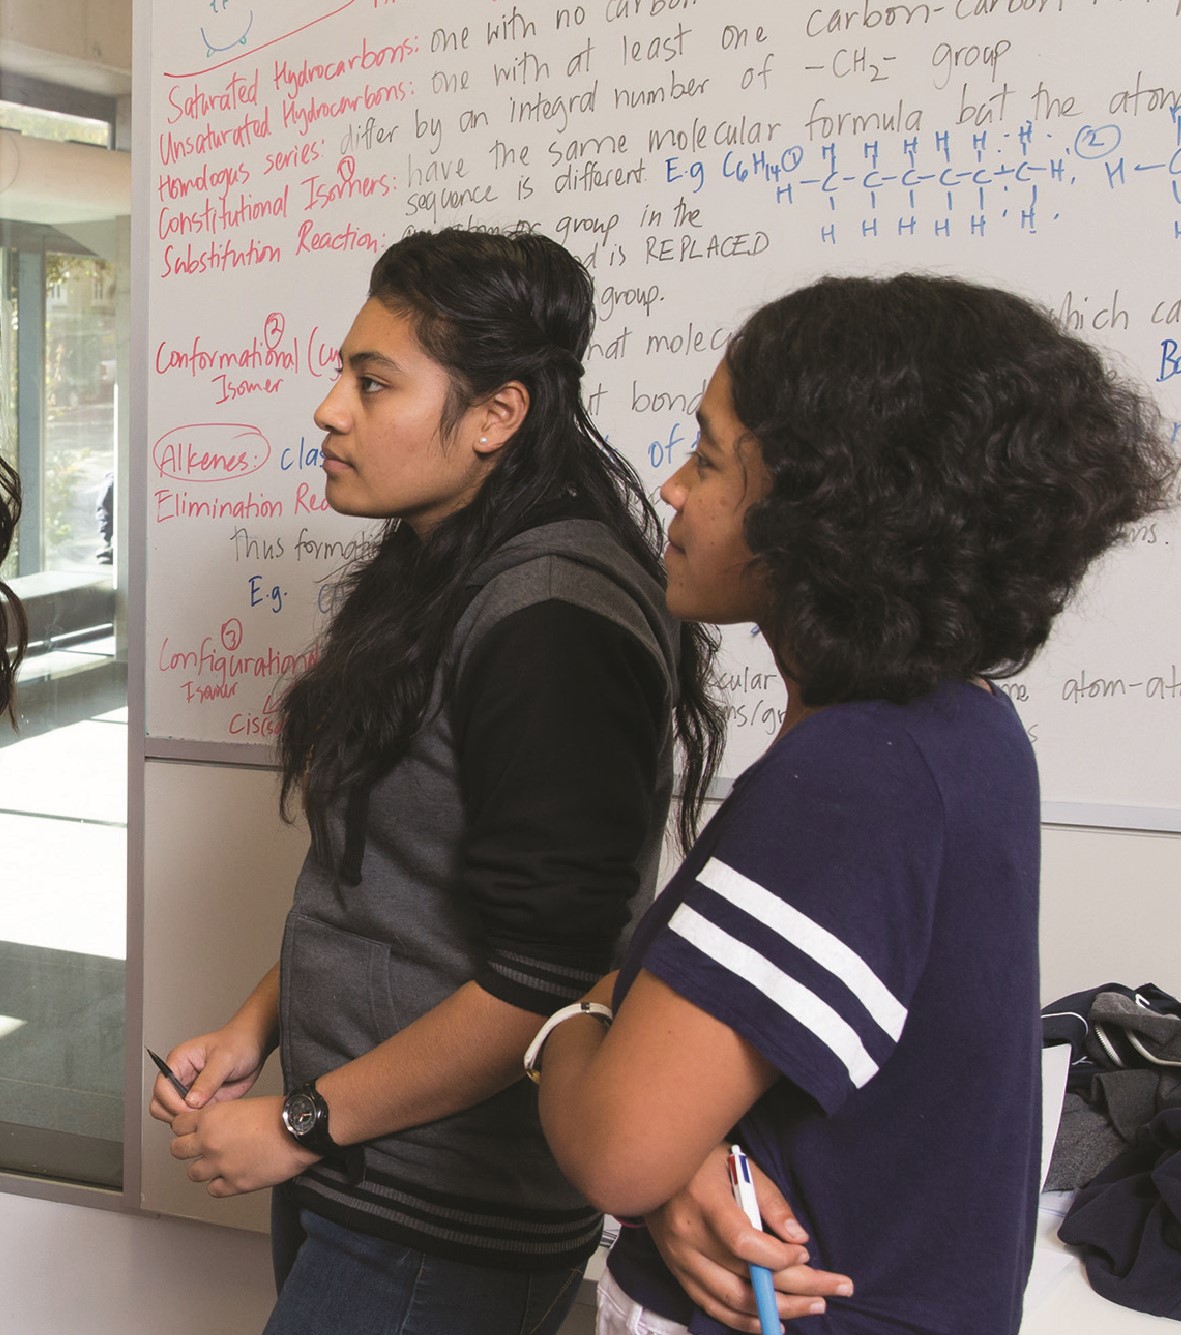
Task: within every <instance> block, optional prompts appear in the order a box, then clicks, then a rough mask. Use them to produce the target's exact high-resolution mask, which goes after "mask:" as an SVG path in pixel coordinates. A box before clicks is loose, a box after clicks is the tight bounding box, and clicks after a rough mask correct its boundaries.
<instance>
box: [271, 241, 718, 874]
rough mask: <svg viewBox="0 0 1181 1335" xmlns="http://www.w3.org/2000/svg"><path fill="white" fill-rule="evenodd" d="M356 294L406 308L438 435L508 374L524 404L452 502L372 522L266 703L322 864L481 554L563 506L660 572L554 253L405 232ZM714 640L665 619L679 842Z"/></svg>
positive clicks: (581, 291) (714, 709)
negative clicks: (673, 637)
mask: <svg viewBox="0 0 1181 1335" xmlns="http://www.w3.org/2000/svg"><path fill="white" fill-rule="evenodd" d="M369 296H370V298H371V299H376V300H378V301H380V302H381V303H382V304H383V305H384V306H385V307H386V308H387V309H388V310H390V311H392V312H393V313H395V314H397V315H399V316H402V317H404V318H406V319H407V320H408V321H409V322H410V325H411V328H412V329H413V332H414V335H415V337H416V338H417V340H418V342H419V344H420V346H421V347H422V348H423V350H424V351H425V352H426V353H427V354H428V355H429V356H430V357H431V358H432V359H433V360H434V361H436V362H437V363H438V364H439V365H440V366H442V367H443V368H444V370H446V372H447V374H448V378H449V381H450V385H449V391H448V395H447V399H446V402H445V404H444V409H443V420H442V422H441V424H440V435H441V437H442V438H443V440H444V441H446V439H447V437H448V434H449V433H450V431H451V430H452V429H453V428H454V427H455V425H456V424H457V423H458V421H459V419H460V418H461V417H462V416H463V414H464V412H465V411H466V410H467V409H468V408H469V407H471V406H472V405H473V404H475V403H478V402H480V401H481V400H483V399H485V398H487V397H488V396H490V395H491V394H493V393H494V392H495V391H496V390H497V389H499V388H500V387H501V386H502V385H505V384H507V383H508V382H509V381H513V380H517V381H520V382H521V383H522V384H524V385H525V387H526V388H527V390H528V392H529V410H528V413H527V415H526V417H525V420H524V422H523V423H522V424H521V426H520V427H519V428H518V430H517V432H516V433H515V435H514V436H513V437H512V440H511V441H510V442H509V445H508V447H507V448H505V449H503V450H502V451H501V452H500V455H499V458H498V462H497V464H496V466H495V467H494V468H493V469H492V471H491V472H490V473H489V474H488V476H487V477H486V478H485V481H484V483H483V485H482V487H481V488H480V490H479V492H478V493H477V494H476V496H475V497H474V498H473V499H472V500H471V501H470V502H469V503H468V504H467V505H465V506H464V507H463V508H461V509H459V510H457V511H456V512H455V513H453V514H451V515H448V516H447V517H445V518H444V519H442V520H440V521H439V522H438V523H437V524H435V525H434V526H432V527H431V529H430V530H429V532H428V533H427V534H426V535H425V536H424V537H422V538H419V537H418V536H417V535H416V534H415V533H414V532H413V530H412V529H411V527H410V525H408V524H401V523H398V522H397V521H396V520H392V521H389V522H387V524H386V526H385V529H384V532H383V534H382V537H381V540H380V543H379V544H378V547H377V550H376V552H375V554H374V555H373V556H372V558H371V559H369V560H368V561H367V562H366V563H365V564H363V565H360V566H358V567H357V568H355V569H354V570H353V571H351V572H350V574H349V575H348V577H347V579H346V581H345V585H344V588H343V594H344V596H343V600H342V602H341V605H340V607H339V610H338V612H337V614H336V616H335V617H334V619H333V622H332V624H331V626H330V627H329V629H328V631H327V633H326V635H325V637H324V639H323V642H322V644H321V646H320V653H319V657H318V659H317V661H316V663H315V664H314V665H313V666H312V667H311V668H309V669H308V670H307V671H306V672H305V673H304V674H303V675H302V676H301V677H299V678H298V679H297V680H296V681H295V682H294V683H292V685H291V686H290V687H289V688H288V690H287V691H286V693H285V695H284V697H283V701H282V706H281V723H282V727H281V732H280V740H279V754H280V759H281V762H282V769H283V785H282V795H281V802H282V807H283V811H284V814H285V815H289V814H290V808H291V799H292V797H293V796H294V795H295V794H296V793H298V794H299V795H300V796H301V797H302V801H303V807H304V811H305V813H306V815H307V817H308V823H309V825H310V827H311V833H312V845H313V849H314V850H315V852H316V854H317V856H318V857H320V858H321V859H327V857H328V856H329V855H330V852H331V850H330V842H329V836H328V821H327V817H328V811H329V808H330V806H331V804H332V803H333V802H334V801H335V800H337V799H339V798H340V797H341V796H342V795H343V794H345V793H346V792H348V791H352V790H355V789H359V788H361V787H363V786H365V785H371V784H372V783H373V782H374V781H375V780H376V779H377V778H378V777H380V775H382V774H383V773H386V772H388V770H389V769H390V768H391V767H392V766H393V765H395V764H397V762H398V761H399V759H401V757H402V756H403V755H404V754H405V752H406V748H407V746H408V745H409V743H410V740H411V738H412V737H413V735H414V734H415V732H416V731H418V730H419V728H421V726H422V725H423V723H424V722H425V720H426V711H427V709H428V707H429V702H430V697H431V687H432V683H433V681H434V678H435V674H436V672H437V671H438V670H439V668H440V665H441V664H442V663H443V661H444V656H445V653H446V649H447V646H448V643H449V639H450V636H451V634H452V631H453V628H454V626H455V624H456V622H457V621H458V619H459V616H460V614H461V612H462V609H463V607H464V604H465V601H466V599H467V598H468V597H469V596H470V590H468V589H467V588H466V586H467V585H468V583H469V580H470V577H471V575H472V573H473V572H474V571H475V569H476V567H477V566H479V565H480V563H481V562H482V561H483V560H484V559H485V558H486V557H487V556H488V555H489V554H490V553H492V552H494V551H495V550H497V549H498V548H499V547H500V546H501V545H502V544H503V543H504V542H505V541H507V540H508V539H509V538H510V537H512V536H514V535H515V534H517V533H520V532H523V531H524V530H525V529H527V528H530V527H533V526H535V525H537V524H540V523H544V522H546V520H547V518H550V517H555V516H556V514H557V513H560V509H561V507H562V506H563V505H568V504H569V503H570V502H571V501H573V502H574V503H576V505H577V507H578V513H579V514H580V515H581V516H584V517H587V518H591V519H596V520H599V521H600V522H602V523H603V524H605V525H606V526H607V527H608V528H609V529H610V530H611V532H612V533H613V534H614V535H615V537H616V538H617V540H618V541H619V542H620V543H621V544H622V546H623V547H624V549H625V550H626V551H627V552H629V553H630V554H631V555H632V556H633V557H634V558H635V560H636V561H637V562H638V563H639V564H640V566H641V567H642V568H643V569H644V570H646V571H647V572H648V573H649V574H650V575H652V576H653V578H655V579H657V580H659V581H660V583H661V584H663V583H664V572H663V568H662V566H661V563H660V559H659V555H658V552H659V542H660V524H659V521H658V520H657V517H656V514H655V512H654V510H653V508H652V505H651V503H650V502H649V501H648V499H647V497H646V496H645V494H644V491H643V488H642V486H641V484H640V481H639V478H638V477H637V476H636V474H635V472H634V471H633V470H632V468H631V467H630V466H629V465H628V463H627V462H626V461H625V460H624V459H623V458H622V457H621V456H620V455H619V454H618V453H617V452H616V451H615V450H614V449H612V448H611V446H609V445H608V444H607V442H606V441H605V440H604V439H603V437H602V436H601V435H600V433H599V432H598V430H597V429H596V428H595V426H594V424H593V423H592V422H591V420H590V418H589V417H588V415H587V413H586V410H585V408H584V406H583V403H582V398H581V393H580V380H581V376H582V357H583V355H584V354H585V352H586V349H587V346H588V344H589V342H590V336H591V332H592V329H593V326H594V294H593V287H592V284H591V279H590V276H589V275H588V274H587V272H586V270H585V269H584V268H583V267H582V265H581V264H579V262H578V261H577V260H576V259H575V258H574V257H573V256H572V255H571V254H570V253H569V252H568V251H566V250H564V249H563V248H562V247H561V246H560V245H558V243H557V242H555V241H552V240H550V239H549V238H548V237H545V236H540V235H537V234H532V233H529V232H512V233H503V232H471V231H461V230H458V229H446V230H444V231H441V232H438V233H427V232H417V233H414V234H412V235H410V236H407V237H405V238H404V239H403V240H401V241H399V242H397V243H395V244H394V245H393V246H391V247H390V248H389V249H388V250H387V251H386V252H385V254H383V255H382V256H381V258H380V259H379V260H378V262H377V264H376V265H375V266H374V268H373V272H372V275H371V278H370V285H369ZM716 648H717V644H716V640H715V639H714V638H713V636H712V635H711V634H710V633H709V632H708V631H706V630H705V629H703V628H702V627H699V626H688V625H686V626H684V627H682V629H681V654H680V666H679V682H678V688H679V689H678V695H677V701H676V705H675V719H674V722H675V730H676V737H677V741H678V743H679V749H680V761H681V766H682V769H683V788H682V797H681V803H680V811H679V818H678V829H679V833H680V836H681V841H682V843H683V844H685V845H686V846H687V845H688V843H689V842H691V840H692V838H693V835H694V833H695V830H696V825H697V818H698V816H699V814H700V809H701V804H702V802H703V800H704V798H705V796H706V790H707V787H708V783H709V780H710V778H711V776H712V774H713V771H714V769H715V767H716V764H717V760H718V756H719V753H720V749H721V743H722V739H723V736H724V723H723V716H722V714H721V711H720V709H719V707H718V706H717V705H716V703H715V702H714V701H713V700H712V698H711V697H710V695H709V693H708V689H707V681H708V677H709V673H710V670H711V666H712V661H713V655H714V652H715V650H716Z"/></svg>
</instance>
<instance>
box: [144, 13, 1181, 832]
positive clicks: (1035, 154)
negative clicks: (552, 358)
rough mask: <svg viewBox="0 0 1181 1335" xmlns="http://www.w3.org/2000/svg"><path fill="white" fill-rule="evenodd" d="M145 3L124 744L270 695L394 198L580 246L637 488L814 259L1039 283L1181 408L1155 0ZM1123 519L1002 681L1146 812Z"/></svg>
mask: <svg viewBox="0 0 1181 1335" xmlns="http://www.w3.org/2000/svg"><path fill="white" fill-rule="evenodd" d="M137 21H138V22H142V23H147V24H150V40H149V42H148V43H147V46H148V47H149V48H150V52H151V57H150V64H151V68H150V71H148V77H147V78H146V79H141V81H140V87H142V88H144V89H146V90H148V96H146V97H145V96H143V95H141V96H140V98H139V101H138V104H137V107H138V112H137V114H138V115H139V116H140V126H139V130H138V135H137V143H138V144H139V147H140V149H141V151H142V152H146V153H147V154H149V155H150V158H151V170H150V180H151V186H150V190H149V191H148V192H147V193H148V197H147V198H141V199H140V200H139V201H138V204H139V207H140V209H141V210H143V211H144V212H143V220H145V221H146V226H147V231H148V238H149V239H148V242H147V245H146V248H145V249H146V253H147V255H148V261H147V267H148V275H147V278H146V281H145V284H144V288H143V289H141V291H142V292H144V293H146V301H147V303H148V316H147V321H146V342H147V345H146V347H144V348H143V364H144V367H145V377H144V378H145V379H146V418H145V420H146V431H145V437H146V439H145V442H144V443H145V453H146V460H145V467H146V469H147V471H148V478H149V482H148V515H147V534H148V553H147V569H148V575H147V595H146V646H145V652H146V694H147V700H146V732H147V735H148V739H149V743H148V745H149V753H157V754H169V753H170V750H169V748H170V747H171V748H173V749H174V750H175V748H176V747H177V746H181V747H182V749H183V744H185V743H192V744H193V745H195V746H199V747H209V746H213V747H215V748H217V747H230V748H231V749H232V745H233V744H239V745H241V744H246V745H247V746H249V745H250V744H258V743H265V742H266V741H267V740H268V738H269V737H270V735H271V733H272V731H273V724H274V714H273V708H274V703H275V700H276V698H277V695H278V692H279V691H280V690H281V688H282V684H283V682H284V680H285V679H286V678H287V677H288V676H289V674H290V673H291V672H292V671H295V670H298V668H299V666H300V665H301V664H302V663H303V662H305V661H306V658H305V657H304V656H305V655H306V654H307V653H308V652H309V646H310V645H311V644H312V642H313V639H314V636H315V633H316V631H317V629H318V628H319V626H320V625H322V622H323V616H324V612H325V610H326V609H327V608H328V607H329V605H330V603H331V597H332V589H333V585H334V582H335V580H336V579H337V578H338V576H339V572H340V570H341V569H342V567H343V565H344V564H345V563H346V562H347V560H348V559H350V558H351V557H352V556H354V555H355V554H356V553H357V552H358V551H359V550H361V548H362V545H363V544H364V542H365V541H366V537H367V535H366V532H365V531H364V530H363V529H359V528H358V526H357V522H356V521H355V520H347V519H343V518H341V517H339V516H336V515H334V514H332V513H331V512H329V511H327V510H326V509H325V506H324V502H323V499H322V483H321V474H320V471H319V468H318V462H319V460H318V456H317V449H318V446H319V435H318V433H317V432H316V429H315V427H314V426H313V424H312V421H311V413H312V410H313V408H314V407H315V405H316V403H317V402H318V401H319V399H320V398H321V397H322V395H323V393H324V391H325V387H326V384H327V383H328V382H327V377H328V375H329V372H330V368H331V366H332V363H333V360H334V356H335V348H336V345H337V343H338V342H339V341H340V340H341V339H342V338H343V336H344V333H345V332H346V330H347V328H348V325H349V323H350V321H351V319H352V316H353V315H354V314H355V312H356V309H357V308H358V307H359V305H360V303H361V302H362V300H363V299H364V295H365V290H366V284H367V277H368V271H369V268H370V266H371V264H372V262H373V260H374V259H375V258H376V256H377V254H378V253H379V252H380V251H381V250H382V249H383V248H384V247H385V246H386V245H388V244H389V243H390V242H392V241H394V240H396V239H397V238H398V237H399V236H401V235H403V234H404V233H405V232H407V231H410V230H415V229H419V228H428V229H431V228H435V227H438V226H443V225H447V224H456V225H461V226H476V227H484V226H507V225H518V224H524V225H527V226H529V227H533V228H537V229H539V230H542V231H545V232H547V233H549V234H550V235H553V236H555V237H557V238H558V239H559V240H562V241H564V242H565V243H566V244H567V245H568V246H569V248H570V249H571V250H572V251H574V253H575V254H577V255H579V256H580V257H581V258H582V259H583V260H584V261H585V262H586V264H587V265H588V266H589V267H590V269H591V272H592V273H593V275H594V278H595V281H596V285H597V303H598V317H599V323H598V329H597V332H596V335H595V339H594V344H593V346H592V349H591V352H590V356H589V358H588V361H587V375H586V379H585V382H584V383H585V390H586V396H587V401H588V406H589V408H590V410H591V412H592V414H593V415H594V417H595V418H596V419H597V421H598V422H599V423H600V425H601V427H602V428H603V430H604V431H605V433H606V434H607V435H608V437H609V438H610V440H611V441H612V443H613V444H615V445H616V446H618V447H619V448H620V449H621V450H622V451H623V452H624V453H625V454H626V455H627V456H628V458H629V459H631V461H632V462H633V464H634V465H635V466H636V468H637V469H638V470H639V473H640V475H641V477H642V479H643V481H644V484H645V486H646V487H648V488H650V489H651V491H652V493H653V494H655V491H656V489H657V487H658V486H659V483H660V480H661V479H662V478H663V477H665V476H666V475H667V474H668V473H670V472H671V471H672V470H673V469H675V468H676V467H678V466H679V465H680V464H681V463H682V462H683V460H684V458H685V456H686V454H687V452H688V451H689V450H690V449H691V448H692V446H693V443H694V440H695V434H696V431H695V422H694V410H695V408H696V406H697V403H698V401H699V398H700V394H701V392H702V390H703V388H704V385H705V383H706V381H707V379H708V377H709V375H710V374H711V372H712V370H713V367H714V365H715V364H716V362H717V360H718V357H719V355H720V352H721V349H722V347H723V345H724V341H725V338H726V336H727V334H728V332H729V331H730V330H732V329H733V328H734V326H735V325H736V324H737V322H739V321H740V320H741V319H742V318H743V317H744V315H745V314H747V313H748V312H749V311H750V310H751V309H752V308H753V307H754V306H756V305H758V304H759V303H760V302H762V301H763V300H765V299H767V298H769V297H772V296H775V295H778V294H779V293H781V292H783V291H785V290H787V289H789V288H790V287H792V286H795V285H799V284H801V283H804V282H807V281H809V280H811V279H813V278H814V277H816V276H818V275H820V274H822V273H825V272H846V273H889V272H894V271H898V270H900V269H918V270H928V271H934V272H943V273H956V274H960V275H963V276H966V277H969V278H975V279H980V280H984V281H990V282H995V283H998V284H1001V285H1004V286H1007V287H1010V288H1013V289H1015V290H1017V291H1020V292H1023V293H1025V294H1027V295H1031V296H1034V297H1036V298H1038V299H1040V300H1041V301H1043V302H1044V303H1046V304H1047V305H1048V306H1050V307H1051V308H1052V309H1054V310H1055V311H1058V312H1059V313H1060V314H1061V315H1062V317H1063V318H1064V320H1065V321H1066V322H1067V323H1068V324H1069V325H1070V326H1071V327H1072V328H1075V329H1077V330H1078V331H1079V332H1080V333H1082V334H1083V335H1084V336H1086V337H1088V338H1091V339H1092V340H1094V341H1095V342H1096V343H1097V344H1099V345H1100V346H1102V347H1103V348H1105V349H1106V350H1108V351H1109V352H1110V353H1111V354H1113V355H1114V356H1115V357H1116V358H1117V359H1118V360H1119V361H1120V362H1121V364H1122V365H1124V367H1125V368H1126V369H1128V370H1129V371H1130V372H1131V373H1133V374H1135V375H1136V376H1138V377H1139V378H1140V379H1142V380H1143V381H1144V382H1146V383H1149V384H1151V385H1153V386H1154V387H1155V390H1156V392H1157V393H1158V395H1159V401H1160V403H1161V405H1162V408H1163V409H1164V411H1165V413H1166V416H1167V419H1168V421H1169V423H1170V424H1171V429H1172V431H1173V433H1174V438H1176V437H1177V436H1178V434H1179V432H1181V428H1179V427H1178V419H1181V392H1179V387H1181V352H1179V348H1178V344H1179V342H1181V262H1179V260H1181V117H1179V115H1178V110H1177V106H1178V101H1179V99H1181V83H1179V81H1178V78H1177V59H1176V57H1177V52H1178V50H1179V49H1181V9H1179V7H1178V4H1177V0H1137V2H1136V3H1134V4H1133V3H1131V0H943V3H938V4H906V5H904V4H888V3H884V0H827V2H826V3H821V4H815V3H813V0H799V2H797V0H790V3H785V2H784V0H761V2H756V0H747V3H744V4H740V5H736V4H734V3H732V2H724V0H588V2H587V3H585V4H568V3H554V2H553V0H492V2H491V3H490V2H489V0H483V3H476V2H475V0H451V3H448V4H438V3H435V4H426V3H423V2H422V0H344V3H335V4H333V3H329V2H328V0H282V3H280V0H253V3H251V2H250V0H213V2H212V3H210V2H209V0H201V3H189V2H188V0H139V4H138V7H137ZM140 179H141V180H143V179H144V177H143V176H142V175H141V177H140ZM141 225H143V222H142V221H141ZM1129 537H1130V542H1129V544H1128V545H1127V546H1126V547H1125V548H1124V549H1121V550H1120V551H1119V552H1118V553H1117V554H1116V555H1114V556H1113V557H1112V558H1111V559H1109V560H1108V561H1107V562H1105V564H1104V566H1103V568H1102V569H1101V570H1100V571H1098V572H1097V573H1096V574H1095V576H1094V577H1093V578H1092V579H1091V580H1090V581H1089V583H1088V585H1087V587H1086V589H1085V591H1084V593H1083V595H1082V597H1081V598H1080V600H1079V602H1078V605H1077V607H1076V608H1074V609H1073V610H1072V611H1071V612H1070V613H1069V614H1068V615H1067V616H1066V617H1065V618H1064V619H1063V622H1062V624H1061V627H1060V629H1059V631H1058V632H1057V633H1056V636H1055V639H1054V641H1053V643H1052V645H1051V646H1050V647H1049V649H1048V650H1047V651H1046V652H1045V654H1044V655H1043V656H1042V657H1041V658H1040V659H1039V661H1038V662H1037V663H1036V664H1035V665H1034V667H1033V668H1032V669H1031V670H1030V671H1029V672H1028V673H1026V674H1025V675H1024V676H1023V677H1022V678H1021V679H1019V680H1018V681H1016V682H1014V683H1012V684H1011V686H1010V688H1009V689H1010V690H1011V692H1012V694H1013V695H1014V697H1015V699H1016V701H1017V704H1018V707H1019V709H1020V711H1021V713H1022V716H1023V719H1024V720H1025V723H1026V726H1027V728H1028V731H1029V733H1030V735H1031V737H1032V738H1033V739H1034V744H1035V747H1036V749H1037V753H1038V758H1039V762H1040V765H1041V772H1042V778H1043V792H1044V796H1045V797H1046V798H1047V799H1048V800H1049V801H1050V802H1051V803H1054V804H1058V807H1059V809H1060V810H1061V811H1063V812H1066V811H1069V810H1079V811H1081V810H1084V809H1085V810H1086V811H1088V812H1090V813H1092V816H1091V818H1092V819H1098V820H1099V821H1100V822H1101V821H1102V819H1103V812H1104V811H1108V812H1111V813H1116V814H1113V815H1112V820H1113V822H1114V823H1132V824H1134V823H1137V821H1136V819H1135V816H1134V813H1135V812H1137V811H1140V812H1148V811H1150V810H1151V812H1155V813H1156V815H1154V816H1151V817H1150V819H1149V820H1148V821H1147V823H1149V824H1152V823H1157V824H1160V823H1162V822H1163V824H1164V826H1165V827H1168V826H1169V824H1170V822H1172V821H1173V819H1174V817H1175V816H1176V818H1177V820H1178V821H1179V822H1181V815H1179V814H1178V813H1181V765H1178V763H1177V760H1176V757H1177V756H1178V754H1181V675H1179V668H1181V570H1179V569H1178V558H1177V547H1178V539H1179V537H1181V530H1179V528H1178V524H1177V521H1176V519H1175V518H1173V517H1170V518H1162V519H1157V520H1154V521H1152V522H1150V523H1148V524H1146V525H1144V526H1142V527H1141V528H1139V529H1138V530H1137V531H1136V532H1135V533H1133V534H1130V535H1129ZM723 678H724V682H725V684H726V686H727V688H728V708H729V712H730V724H731V728H730V741H729V744H728V749H727V752H726V759H725V764H724V774H725V775H726V776H727V777H733V776H734V775H735V774H737V773H738V772H740V770H741V769H742V768H744V767H745V766H746V765H747V764H748V763H749V762H750V761H751V760H752V759H753V758H754V757H755V756H756V755H758V754H759V752H760V751H761V750H762V749H763V747H764V746H765V745H766V744H767V742H768V740H769V739H770V737H772V736H773V735H774V733H775V731H776V729H777V728H778V721H779V717H780V711H781V710H782V708H783V687H782V683H781V682H780V681H779V680H778V677H777V675H776V674H775V671H774V665H773V663H772V662H771V661H770V658H769V655H768V654H767V652H766V650H765V647H764V646H763V644H762V642H761V640H759V639H758V638H757V637H756V636H754V635H752V634H751V628H749V627H733V628H730V629H729V630H728V631H727V632H726V648H725V662H724V664H723ZM153 748H155V750H154V751H153ZM1120 812H1122V813H1123V814H1122V815H1120V814H1118V813H1120ZM1129 812H1131V813H1133V815H1132V816H1129V815H1128V813H1129ZM1170 813H1172V814H1170ZM1142 823H1143V822H1142Z"/></svg>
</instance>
